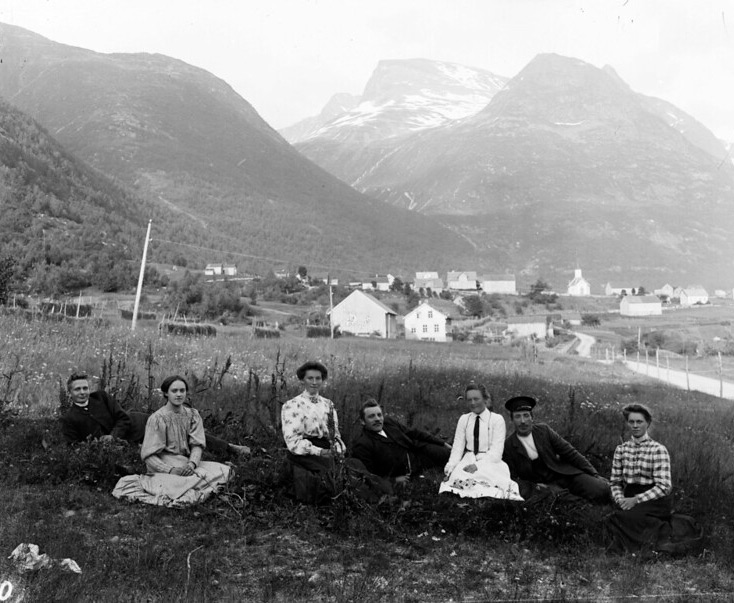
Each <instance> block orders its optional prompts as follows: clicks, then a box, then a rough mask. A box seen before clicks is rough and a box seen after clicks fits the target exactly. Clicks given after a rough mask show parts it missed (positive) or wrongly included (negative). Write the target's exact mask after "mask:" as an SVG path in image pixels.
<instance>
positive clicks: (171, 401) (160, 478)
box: [113, 375, 231, 506]
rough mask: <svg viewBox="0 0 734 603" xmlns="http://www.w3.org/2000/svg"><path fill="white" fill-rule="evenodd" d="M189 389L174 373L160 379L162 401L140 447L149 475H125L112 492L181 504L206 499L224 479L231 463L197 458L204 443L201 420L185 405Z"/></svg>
mask: <svg viewBox="0 0 734 603" xmlns="http://www.w3.org/2000/svg"><path fill="white" fill-rule="evenodd" d="M188 389H189V387H188V383H187V382H186V380H185V379H184V378H183V377H180V376H178V375H173V376H171V377H167V378H166V379H165V380H164V381H163V383H162V384H161V392H162V393H163V397H164V398H165V399H166V405H165V406H164V407H163V408H160V409H159V410H157V411H156V412H155V413H153V414H152V415H151V416H150V418H149V419H148V422H147V424H146V426H145V437H144V438H143V445H142V448H141V450H140V457H141V458H142V459H143V462H144V463H145V465H146V467H147V468H148V474H147V475H142V476H139V475H130V476H127V477H123V478H122V479H121V480H120V481H119V482H118V483H117V485H116V486H115V490H114V491H113V495H114V496H116V497H117V498H129V499H134V500H141V501H143V502H147V503H150V504H155V505H164V506H181V505H186V504H191V503H195V502H201V501H203V500H206V499H207V498H208V497H209V496H210V495H211V494H212V493H213V492H216V491H217V490H218V489H219V488H221V486H223V485H224V484H226V483H227V481H228V480H229V478H230V472H231V469H230V468H229V466H227V465H222V464H221V463H213V462H209V461H202V460H201V455H202V453H203V451H204V448H205V446H206V438H205V435H204V423H203V422H202V419H201V415H199V412H198V411H197V410H196V409H194V408H191V407H189V406H186V405H185V404H184V402H185V401H186V396H187V395H188Z"/></svg>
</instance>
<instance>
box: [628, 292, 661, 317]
mask: <svg viewBox="0 0 734 603" xmlns="http://www.w3.org/2000/svg"><path fill="white" fill-rule="evenodd" d="M619 313H620V315H622V316H659V315H660V314H662V313H663V304H662V302H661V301H660V298H659V297H658V296H657V295H640V296H637V295H626V296H625V297H623V298H622V301H620V302H619Z"/></svg>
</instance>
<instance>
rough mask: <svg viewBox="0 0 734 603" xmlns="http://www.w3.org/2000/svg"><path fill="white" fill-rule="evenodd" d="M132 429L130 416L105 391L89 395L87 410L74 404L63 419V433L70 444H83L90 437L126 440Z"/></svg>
mask: <svg viewBox="0 0 734 603" xmlns="http://www.w3.org/2000/svg"><path fill="white" fill-rule="evenodd" d="M131 427H132V422H131V420H130V416H129V415H128V414H127V413H126V412H125V411H124V410H123V409H122V407H121V406H120V405H119V404H118V403H117V402H116V401H115V400H113V399H112V398H110V396H109V395H108V394H107V392H104V391H97V392H92V393H91V394H89V404H88V406H87V408H86V409H85V408H80V407H79V406H77V405H76V404H74V405H73V406H72V407H71V408H70V409H69V411H68V412H67V413H66V414H64V416H63V417H61V433H62V434H63V436H64V439H65V440H66V441H67V443H69V444H71V443H72V442H83V441H84V440H86V439H87V437H89V436H92V437H93V438H99V437H101V436H103V435H113V436H115V437H117V438H122V439H125V438H127V436H128V432H129V431H130V430H131Z"/></svg>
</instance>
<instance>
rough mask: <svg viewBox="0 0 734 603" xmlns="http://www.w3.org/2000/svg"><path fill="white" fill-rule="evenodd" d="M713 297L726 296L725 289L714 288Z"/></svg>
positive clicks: (721, 297) (722, 297)
mask: <svg viewBox="0 0 734 603" xmlns="http://www.w3.org/2000/svg"><path fill="white" fill-rule="evenodd" d="M714 297H718V298H719V299H724V298H725V297H726V291H724V290H723V289H714Z"/></svg>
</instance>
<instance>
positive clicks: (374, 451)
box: [352, 417, 444, 477]
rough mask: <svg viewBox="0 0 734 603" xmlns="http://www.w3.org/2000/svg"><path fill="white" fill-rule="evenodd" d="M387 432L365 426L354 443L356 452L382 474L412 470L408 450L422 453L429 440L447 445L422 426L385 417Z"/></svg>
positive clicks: (394, 473)
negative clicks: (381, 433) (408, 425)
mask: <svg viewBox="0 0 734 603" xmlns="http://www.w3.org/2000/svg"><path fill="white" fill-rule="evenodd" d="M382 429H383V431H384V432H385V433H386V434H387V436H388V437H387V438H384V437H383V436H381V435H380V434H379V433H375V432H374V431H370V430H369V429H363V430H362V433H361V434H360V435H359V437H358V438H357V439H356V440H355V441H354V442H353V444H352V456H353V457H354V458H356V459H359V460H360V461H362V462H363V463H364V464H365V467H367V470H368V471H369V472H370V473H374V474H375V475H379V476H380V477H398V476H400V475H406V474H407V473H408V460H407V454H408V452H412V453H417V454H420V451H421V449H423V448H425V447H426V446H428V445H429V444H434V445H437V446H443V445H444V441H443V440H442V439H441V438H438V437H436V436H433V435H431V434H430V433H428V432H425V431H422V430H420V429H412V428H410V427H407V426H405V425H403V424H402V423H398V422H397V421H396V420H395V419H392V418H391V417H385V422H384V424H383V427H382Z"/></svg>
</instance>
